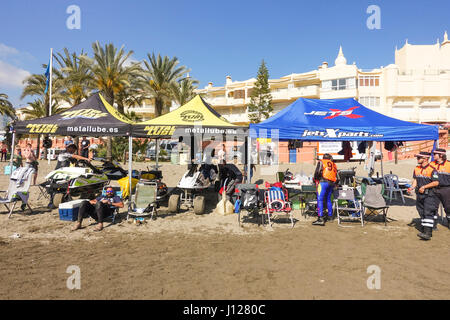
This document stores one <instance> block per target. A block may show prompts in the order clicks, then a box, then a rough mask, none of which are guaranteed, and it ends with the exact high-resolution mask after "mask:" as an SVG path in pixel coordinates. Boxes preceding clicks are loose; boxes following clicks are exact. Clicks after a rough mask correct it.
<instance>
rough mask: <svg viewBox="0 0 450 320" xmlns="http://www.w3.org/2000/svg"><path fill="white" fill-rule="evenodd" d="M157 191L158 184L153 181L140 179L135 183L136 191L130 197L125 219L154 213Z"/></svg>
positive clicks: (151, 215)
mask: <svg viewBox="0 0 450 320" xmlns="http://www.w3.org/2000/svg"><path fill="white" fill-rule="evenodd" d="M157 192H158V184H157V183H156V182H154V181H145V180H141V181H139V182H138V183H137V184H136V192H135V194H134V196H133V197H132V201H131V205H130V207H129V209H128V214H127V220H128V218H129V217H138V218H142V217H146V216H149V215H150V219H153V215H154V214H156V213H157V212H156V208H157V206H158V204H157V202H156V196H157Z"/></svg>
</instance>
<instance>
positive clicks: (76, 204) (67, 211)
mask: <svg viewBox="0 0 450 320" xmlns="http://www.w3.org/2000/svg"><path fill="white" fill-rule="evenodd" d="M85 200H88V199H79V200H73V201H69V202H64V203H61V204H60V205H59V207H58V209H59V220H65V221H76V220H77V218H78V210H79V209H80V205H81V203H82V202H83V201H85Z"/></svg>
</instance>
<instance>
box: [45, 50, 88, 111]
mask: <svg viewBox="0 0 450 320" xmlns="http://www.w3.org/2000/svg"><path fill="white" fill-rule="evenodd" d="M80 56H86V54H85V53H84V52H83V51H81V54H80ZM54 57H55V60H56V62H57V63H58V65H59V69H58V70H56V72H55V73H56V78H57V79H59V80H60V83H61V87H60V92H59V93H58V94H59V96H60V97H61V100H64V101H66V102H67V103H69V104H70V105H72V106H73V105H77V104H80V103H81V102H82V101H83V100H84V99H87V98H88V97H89V93H90V91H91V90H92V87H93V84H92V81H91V80H92V75H91V70H90V68H89V65H88V64H87V63H86V61H85V60H83V59H80V58H79V55H77V54H76V52H73V53H69V50H68V49H67V48H64V55H63V54H61V53H57V54H56V55H54Z"/></svg>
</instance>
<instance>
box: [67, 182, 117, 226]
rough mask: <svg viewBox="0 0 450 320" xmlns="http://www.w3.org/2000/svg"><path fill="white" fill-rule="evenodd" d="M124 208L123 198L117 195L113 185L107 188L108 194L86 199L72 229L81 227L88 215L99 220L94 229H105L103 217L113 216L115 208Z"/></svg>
mask: <svg viewBox="0 0 450 320" xmlns="http://www.w3.org/2000/svg"><path fill="white" fill-rule="evenodd" d="M114 207H117V208H123V201H122V199H121V198H120V197H119V196H117V195H116V192H115V191H114V188H113V187H108V188H107V189H106V195H101V196H99V197H97V199H93V200H90V201H87V200H86V201H84V202H83V203H82V204H81V206H80V209H79V211H78V220H77V223H76V225H75V227H73V229H72V231H75V230H78V229H81V223H82V221H83V219H84V218H87V217H88V216H90V217H92V218H93V219H95V220H96V221H97V222H98V225H97V227H96V228H95V229H94V231H102V230H103V219H104V218H107V217H109V216H111V215H112V214H113V213H114V210H115V208H114Z"/></svg>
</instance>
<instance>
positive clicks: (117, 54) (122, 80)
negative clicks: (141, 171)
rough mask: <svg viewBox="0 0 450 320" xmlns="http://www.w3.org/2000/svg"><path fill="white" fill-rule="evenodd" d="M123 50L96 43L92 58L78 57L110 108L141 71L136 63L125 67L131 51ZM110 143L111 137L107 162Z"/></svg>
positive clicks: (109, 146) (111, 45)
mask: <svg viewBox="0 0 450 320" xmlns="http://www.w3.org/2000/svg"><path fill="white" fill-rule="evenodd" d="M123 48H124V46H122V47H120V49H119V50H117V48H116V47H115V46H114V45H113V44H112V43H108V44H106V45H105V46H104V47H102V46H101V45H100V43H99V42H98V41H96V42H95V43H93V44H92V49H93V51H94V58H89V57H87V56H80V60H81V61H84V62H85V63H86V64H87V65H88V66H89V68H90V70H91V73H92V78H93V85H94V86H95V88H96V89H98V90H100V91H101V92H102V93H103V95H104V97H105V99H106V101H108V103H109V104H110V105H111V106H114V101H115V100H114V99H115V96H116V95H117V94H118V93H119V92H121V91H122V90H124V88H126V87H130V82H131V78H132V77H134V76H137V75H138V74H139V73H140V71H141V68H140V65H139V64H138V63H132V64H131V65H129V66H126V65H125V62H126V61H127V59H128V58H129V57H130V56H131V55H132V54H133V51H129V52H128V53H126V52H125V51H124V49H123ZM118 111H119V112H122V113H123V109H122V110H121V109H118ZM111 141H112V140H111V137H108V140H107V154H106V157H107V159H109V160H111V156H112V146H111Z"/></svg>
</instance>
